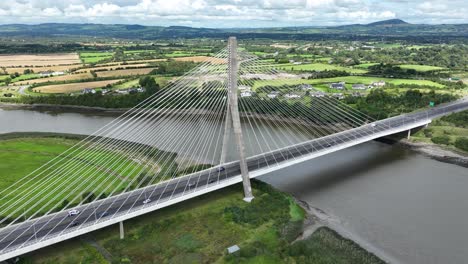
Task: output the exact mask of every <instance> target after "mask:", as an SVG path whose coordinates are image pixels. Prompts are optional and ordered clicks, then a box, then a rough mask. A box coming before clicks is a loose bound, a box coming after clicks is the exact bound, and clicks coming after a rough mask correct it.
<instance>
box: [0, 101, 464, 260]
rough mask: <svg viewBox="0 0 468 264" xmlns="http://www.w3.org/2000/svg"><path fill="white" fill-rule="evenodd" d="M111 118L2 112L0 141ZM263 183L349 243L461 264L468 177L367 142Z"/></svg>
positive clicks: (81, 129)
mask: <svg viewBox="0 0 468 264" xmlns="http://www.w3.org/2000/svg"><path fill="white" fill-rule="evenodd" d="M111 120H112V117H109V116H102V115H101V116H100V115H90V114H79V113H48V112H36V111H29V110H8V111H6V110H2V109H1V108H0V133H8V132H18V131H22V132H36V131H40V132H60V133H75V134H90V133H92V132H94V131H96V130H97V129H99V128H100V127H101V126H103V125H105V124H106V123H108V122H110V121H111ZM261 180H263V181H265V182H268V183H270V184H272V185H273V186H275V187H277V188H278V189H280V190H282V191H285V192H288V193H290V194H292V195H294V196H296V197H297V198H298V199H301V200H303V201H306V202H307V203H308V204H310V205H311V206H313V207H316V208H320V209H321V210H323V211H324V212H325V213H326V214H327V215H328V216H329V218H330V219H331V221H334V222H335V223H336V224H337V225H339V226H341V227H342V228H343V229H345V230H346V231H347V232H348V233H349V234H351V236H352V237H353V238H359V240H360V241H363V242H364V243H367V244H370V245H372V247H373V248H375V249H376V250H378V251H382V252H384V253H385V255H388V256H390V257H391V259H395V260H397V261H398V262H402V263H466V260H467V259H468V251H467V250H466V249H468V228H467V226H466V224H467V223H468V202H467V201H468V192H467V191H466V190H467V188H468V170H467V169H466V168H463V167H460V166H457V165H452V164H447V163H442V162H439V161H435V160H432V159H430V158H427V157H425V156H423V155H420V154H418V153H416V152H413V151H411V150H408V149H405V148H403V147H399V146H390V145H387V144H383V143H378V142H368V143H365V144H362V145H358V146H355V147H352V148H349V149H345V150H342V151H340V152H337V153H332V154H329V155H326V156H322V157H320V158H317V159H314V160H312V161H308V162H305V163H302V164H298V165H295V166H293V167H289V168H286V169H283V170H280V171H276V172H274V173H271V174H269V175H267V176H263V177H262V178H261Z"/></svg>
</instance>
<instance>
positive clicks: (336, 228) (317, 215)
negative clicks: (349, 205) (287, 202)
mask: <svg viewBox="0 0 468 264" xmlns="http://www.w3.org/2000/svg"><path fill="white" fill-rule="evenodd" d="M294 200H295V202H296V203H297V204H298V205H299V206H301V208H302V209H303V210H304V212H305V213H306V215H305V219H304V225H303V229H302V232H301V235H300V236H299V237H298V238H297V239H296V241H301V240H307V239H308V238H310V237H311V236H312V235H313V234H314V233H315V232H317V231H319V230H320V229H321V228H328V229H330V230H332V231H333V232H335V233H336V234H337V235H338V236H340V237H341V238H342V239H343V240H346V239H347V240H350V241H352V242H353V243H355V244H356V245H358V246H359V247H360V248H362V249H363V250H365V251H367V252H369V254H372V255H375V256H376V257H378V258H379V259H380V260H382V261H384V262H386V263H399V261H397V260H396V259H394V258H392V257H391V256H389V255H388V254H386V253H385V252H383V251H381V250H379V249H377V248H376V247H374V246H373V245H371V244H370V243H368V242H367V241H365V240H364V239H362V238H361V237H359V236H357V235H356V234H353V233H351V232H349V231H348V230H346V228H344V227H343V226H342V225H341V224H340V220H339V219H336V218H335V217H332V216H330V215H329V214H327V213H326V212H324V211H323V210H321V209H319V208H316V207H313V206H311V205H309V203H307V202H306V201H303V200H299V199H297V198H296V197H294Z"/></svg>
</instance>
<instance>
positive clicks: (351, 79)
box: [253, 76, 444, 89]
mask: <svg viewBox="0 0 468 264" xmlns="http://www.w3.org/2000/svg"><path fill="white" fill-rule="evenodd" d="M379 80H383V81H385V82H388V83H391V84H394V85H404V84H416V85H425V86H431V87H434V88H443V87H444V85H442V84H439V83H436V82H433V81H429V80H412V79H392V78H380V77H367V76H344V77H335V78H324V79H311V80H303V79H279V80H273V81H272V80H261V81H256V82H255V84H254V85H253V89H256V88H258V87H261V86H265V85H273V86H280V85H295V84H303V83H304V84H306V83H307V84H326V83H332V82H341V81H343V82H346V87H347V88H351V86H350V85H351V84H355V83H362V84H371V83H372V82H375V81H379Z"/></svg>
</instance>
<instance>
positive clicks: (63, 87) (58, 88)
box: [33, 80, 121, 93]
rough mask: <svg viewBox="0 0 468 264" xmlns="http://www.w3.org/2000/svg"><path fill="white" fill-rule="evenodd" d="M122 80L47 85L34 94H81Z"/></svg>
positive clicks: (37, 89)
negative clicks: (86, 90) (85, 90)
mask: <svg viewBox="0 0 468 264" xmlns="http://www.w3.org/2000/svg"><path fill="white" fill-rule="evenodd" d="M120 81H121V80H106V81H97V82H81V83H70V84H54V85H46V86H40V87H37V88H34V89H33V91H34V92H40V93H73V92H79V91H82V90H84V89H86V88H90V89H93V88H102V87H105V86H107V85H108V84H111V85H112V84H114V83H117V82H120Z"/></svg>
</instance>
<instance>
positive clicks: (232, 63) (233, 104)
mask: <svg viewBox="0 0 468 264" xmlns="http://www.w3.org/2000/svg"><path fill="white" fill-rule="evenodd" d="M228 47H229V60H228V100H229V102H228V106H229V109H230V118H231V120H232V126H233V130H234V138H235V140H236V144H237V150H238V152H239V163H240V170H241V175H242V184H243V186H244V201H246V202H248V203H250V202H251V201H252V200H253V198H254V196H253V194H252V187H251V185H250V175H249V170H248V167H247V161H246V160H245V158H246V157H245V146H244V139H243V136H242V128H241V123H240V117H239V106H238V101H237V70H238V67H239V65H238V59H237V39H236V37H229V41H228ZM226 121H227V122H229V120H226ZM226 127H227V126H226ZM224 147H225V146H223V148H224Z"/></svg>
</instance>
